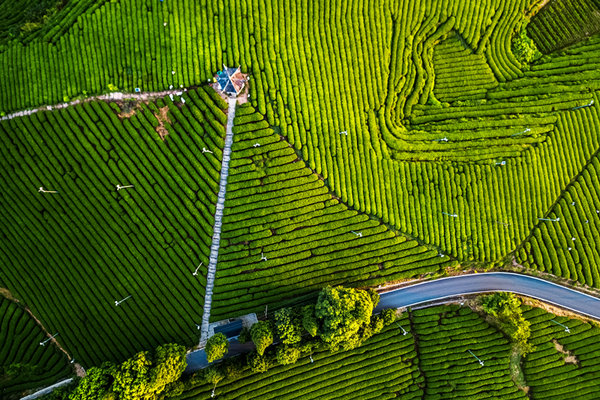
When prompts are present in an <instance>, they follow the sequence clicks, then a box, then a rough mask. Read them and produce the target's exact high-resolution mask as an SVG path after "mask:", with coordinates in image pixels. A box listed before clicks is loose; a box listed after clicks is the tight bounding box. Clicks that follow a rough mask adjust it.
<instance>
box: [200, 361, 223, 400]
mask: <svg viewBox="0 0 600 400" xmlns="http://www.w3.org/2000/svg"><path fill="white" fill-rule="evenodd" d="M204 378H205V379H206V381H207V382H208V383H210V384H211V385H213V395H214V393H215V389H216V388H217V384H218V383H219V382H221V381H222V380H223V379H224V378H225V375H223V372H222V371H221V368H219V366H218V365H211V366H209V367H207V368H206V369H205V370H204ZM211 397H212V396H211Z"/></svg>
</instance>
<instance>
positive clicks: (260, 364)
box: [247, 351, 270, 373]
mask: <svg viewBox="0 0 600 400" xmlns="http://www.w3.org/2000/svg"><path fill="white" fill-rule="evenodd" d="M247 360H248V366H249V367H250V370H251V371H252V372H255V373H263V372H267V371H268V370H269V367H270V362H269V359H268V357H267V356H266V355H261V354H258V353H257V352H255V351H253V352H251V353H249V354H248V356H247Z"/></svg>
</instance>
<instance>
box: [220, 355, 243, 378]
mask: <svg viewBox="0 0 600 400" xmlns="http://www.w3.org/2000/svg"><path fill="white" fill-rule="evenodd" d="M222 368H223V372H224V373H225V376H226V377H227V378H228V379H231V380H234V379H237V378H239V377H240V376H241V375H242V372H243V371H244V363H243V359H242V357H241V356H238V357H232V358H228V359H227V360H225V361H224V362H223V363H222Z"/></svg>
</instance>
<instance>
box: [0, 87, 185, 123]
mask: <svg viewBox="0 0 600 400" xmlns="http://www.w3.org/2000/svg"><path fill="white" fill-rule="evenodd" d="M187 90H188V89H187V88H185V89H176V90H164V91H162V92H143V93H123V92H112V93H107V94H102V95H99V96H91V97H86V98H85V99H79V100H73V101H70V102H68V103H60V104H55V105H53V106H42V107H38V108H30V109H28V110H23V111H17V112H14V113H10V114H7V115H5V116H4V117H0V121H4V120H8V119H13V118H18V117H25V116H27V115H31V114H34V113H36V112H38V111H52V110H60V109H62V108H67V107H71V106H75V105H77V104H81V103H86V102H89V101H97V100H103V101H123V100H135V101H149V100H154V99H157V98H159V97H165V96H169V95H174V96H181V95H182V94H183V93H184V92H187Z"/></svg>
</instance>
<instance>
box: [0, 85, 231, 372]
mask: <svg viewBox="0 0 600 400" xmlns="http://www.w3.org/2000/svg"><path fill="white" fill-rule="evenodd" d="M211 93H214V92H208V91H205V90H199V91H189V92H185V94H183V96H184V98H187V103H186V104H187V106H186V107H185V108H182V109H180V108H179V107H180V106H181V103H180V101H179V100H178V99H176V103H174V102H172V101H170V99H169V98H165V99H160V100H158V101H157V102H156V103H149V104H141V105H139V106H138V107H139V108H135V109H133V111H132V113H133V115H131V116H125V115H124V114H123V113H124V112H123V110H122V109H121V108H119V106H117V104H115V103H111V104H108V103H104V102H91V103H85V104H83V105H79V106H75V107H70V108H67V109H65V110H61V111H57V112H39V113H36V114H33V115H32V116H31V117H25V118H16V119H12V120H9V121H3V122H1V123H0V132H1V134H0V137H1V138H0V141H1V142H2V144H1V145H0V152H1V153H2V155H1V157H2V160H3V162H2V164H1V166H0V168H1V173H0V182H1V185H2V186H3V187H4V188H5V189H4V190H3V191H2V194H1V201H2V204H3V206H2V208H1V209H0V221H1V222H0V223H1V224H2V245H1V247H0V251H1V253H0V254H2V260H3V264H5V265H11V268H6V269H3V271H2V281H3V283H4V284H5V285H7V286H8V287H9V288H10V289H11V291H12V293H13V294H14V295H15V297H17V298H19V299H21V300H22V301H24V302H25V303H26V304H27V305H28V306H29V307H30V308H31V310H32V311H33V312H34V314H35V315H38V316H39V318H40V319H41V320H42V322H43V323H44V325H45V326H46V327H47V328H48V329H49V330H50V331H53V332H54V331H58V332H60V343H61V344H62V345H63V346H64V347H65V348H66V349H67V350H68V351H69V352H72V353H73V356H74V357H75V358H76V359H77V360H79V362H81V363H83V364H84V365H94V364H97V363H101V362H102V361H104V360H120V359H123V358H125V357H126V356H128V355H130V354H131V353H132V351H134V350H143V349H146V348H148V347H152V346H156V345H159V344H161V343H164V342H168V341H172V340H177V341H182V342H184V343H187V344H188V345H192V344H193V343H195V342H196V331H197V329H196V326H195V323H198V322H199V321H200V319H201V310H202V307H201V304H202V299H203V297H204V285H205V282H206V265H207V259H208V253H209V247H210V238H211V236H212V224H213V213H214V207H215V205H214V204H215V202H216V191H217V188H218V183H217V182H218V179H219V170H220V160H219V158H220V157H221V155H220V149H221V148H222V146H223V135H224V127H223V123H224V119H225V118H226V115H225V114H224V113H223V108H224V104H223V101H222V100H221V99H220V98H219V97H215V96H216V95H213V94H211ZM165 111H168V115H169V117H168V118H170V119H171V118H172V119H171V120H170V121H166V120H164V121H162V120H159V119H160V118H163V117H162V116H161V113H164V112H165ZM159 126H164V128H163V129H166V130H167V132H168V136H166V137H165V139H164V141H163V140H162V139H161V137H160V135H159V133H158V132H157V129H158V127H159ZM191 131H193V132H194V135H190V134H189V133H188V132H191ZM205 147H206V148H210V149H212V150H213V152H214V153H213V154H209V153H207V154H204V153H202V148H205ZM116 185H122V186H123V185H133V187H132V188H126V189H121V190H117V189H116ZM40 186H41V187H43V188H45V189H44V190H48V191H57V193H51V192H47V193H43V192H39V191H38V188H39V187H40ZM202 261H204V268H200V271H199V275H198V276H197V277H195V276H193V275H192V273H193V272H194V268H195V267H196V266H197V265H198V264H200V263H201V262H202ZM130 295H131V296H132V297H131V298H130V299H128V300H126V301H125V302H123V304H121V305H119V306H115V301H117V300H121V299H123V298H125V297H127V296H130ZM190 304H194V306H193V307H191V306H190Z"/></svg>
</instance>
